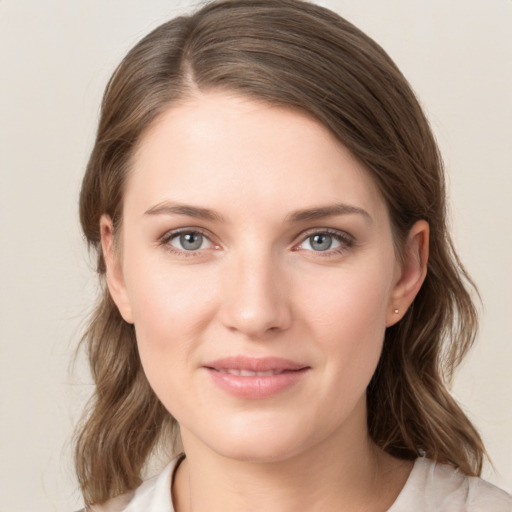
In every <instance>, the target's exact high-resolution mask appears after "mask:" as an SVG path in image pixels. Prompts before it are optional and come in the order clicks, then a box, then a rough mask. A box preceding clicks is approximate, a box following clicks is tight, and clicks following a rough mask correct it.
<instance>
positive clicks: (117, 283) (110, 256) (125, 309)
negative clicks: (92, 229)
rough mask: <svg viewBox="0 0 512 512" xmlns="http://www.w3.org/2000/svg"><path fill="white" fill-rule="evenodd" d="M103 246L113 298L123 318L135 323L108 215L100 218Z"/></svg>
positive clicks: (108, 283) (108, 281)
mask: <svg viewBox="0 0 512 512" xmlns="http://www.w3.org/2000/svg"><path fill="white" fill-rule="evenodd" d="M100 234H101V248H102V251H103V259H104V260H105V266H106V268H107V274H106V278H107V286H108V289H109V292H110V296H111V297H112V300H113V301H114V302H115V303H116V306H117V308H118V309H119V313H121V316H122V317H123V319H124V320H125V321H126V322H128V323H130V324H133V315H132V309H131V306H130V301H129V299H128V294H127V291H126V285H125V282H124V277H123V267H122V264H121V258H120V254H119V251H118V249H117V248H116V247H115V243H114V242H115V241H114V226H113V223H112V219H111V218H110V216H108V215H102V216H101V219H100Z"/></svg>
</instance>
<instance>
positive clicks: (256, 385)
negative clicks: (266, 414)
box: [203, 356, 311, 399]
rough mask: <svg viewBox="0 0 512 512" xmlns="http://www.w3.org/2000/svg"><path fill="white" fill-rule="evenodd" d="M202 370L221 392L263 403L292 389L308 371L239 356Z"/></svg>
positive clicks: (279, 360)
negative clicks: (258, 400)
mask: <svg viewBox="0 0 512 512" xmlns="http://www.w3.org/2000/svg"><path fill="white" fill-rule="evenodd" d="M203 369H205V370H206V371H207V372H208V374H209V375H210V377H211V378H212V380H213V382H214V383H215V384H216V385H217V386H218V387H219V388H220V389H221V390H223V391H224V392H227V393H228V394H230V395H232V396H235V397H237V398H245V399H262V398H269V397H272V396H274V395H277V394H279V393H281V392H283V391H285V390H287V389H289V388H291V387H293V386H295V385H296V384H298V383H299V382H300V381H301V380H302V379H303V378H304V377H305V375H306V374H307V373H308V371H309V370H310V369H311V367H310V366H307V365H304V364H301V363H298V362H295V361H291V360H288V359H282V358H274V357H266V358H251V357H245V356H238V357H229V358H224V359H218V360H216V361H212V362H209V363H207V364H205V365H203Z"/></svg>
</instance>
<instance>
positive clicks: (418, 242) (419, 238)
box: [386, 220, 430, 327]
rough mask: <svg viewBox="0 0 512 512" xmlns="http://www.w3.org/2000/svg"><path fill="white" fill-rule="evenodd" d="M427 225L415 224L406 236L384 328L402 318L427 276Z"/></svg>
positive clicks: (420, 221)
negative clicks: (401, 260)
mask: <svg viewBox="0 0 512 512" xmlns="http://www.w3.org/2000/svg"><path fill="white" fill-rule="evenodd" d="M429 232H430V230H429V225H428V223H427V222H426V221H424V220H419V221H418V222H416V223H415V224H414V225H413V227H412V228H411V230H410V231H409V235H408V236H407V240H406V243H405V250H404V259H403V262H401V263H398V264H397V265H398V267H397V273H396V281H395V284H394V287H393V290H392V293H391V297H390V303H389V305H388V313H387V317H386V327H389V326H391V325H394V324H396V323H397V322H398V321H399V320H401V319H402V318H403V316H404V315H405V313H406V312H407V309H408V308H409V306H410V305H411V304H412V302H413V300H414V298H415V297H416V295H417V293H418V292H419V291H420V288H421V285H422V284H423V281H424V280H425V276H426V275H427V262H428V253H429Z"/></svg>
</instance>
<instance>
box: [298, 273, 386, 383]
mask: <svg viewBox="0 0 512 512" xmlns="http://www.w3.org/2000/svg"><path fill="white" fill-rule="evenodd" d="M364 268H365V270H364V271H363V272H360V271H356V269H355V268H353V269H347V271H339V272H332V273H331V275H330V276H329V279H325V282H326V283H328V285H327V284H326V286H324V287H323V288H322V289H321V288H319V287H318V286H317V287H313V286H312V285H313V284H314V282H313V281H312V282H311V283H306V284H309V286H307V289H308V290H309V292H308V294H307V298H308V300H302V301H301V302H302V303H303V304H305V305H306V306H307V309H304V313H303V316H304V317H305V318H307V319H308V323H309V328H310V329H311V331H312V332H313V336H312V338H313V339H315V340H316V343H317V344H318V345H319V346H320V347H321V349H322V353H323V354H324V357H325V360H324V364H325V367H326V368H327V369H328V376H329V378H330V379H333V380H340V379H341V380H343V386H344V387H345V388H351V387H355V388H358V391H362V390H363V389H364V388H366V385H367V384H368V382H369V380H370V379H371V376H372V375H373V372H374V370H375V367H376V365H377V363H378V360H379V357H380V353H381V350H382V344H383V340H384V334H385V329H386V315H387V311H388V303H389V300H390V294H391V279H389V278H388V276H389V272H386V271H384V272H383V269H382V266H381V265H374V266H372V265H367V266H365V267H364ZM386 268H387V267H386ZM312 290H313V291H312Z"/></svg>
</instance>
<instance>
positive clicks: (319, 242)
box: [311, 235, 332, 251]
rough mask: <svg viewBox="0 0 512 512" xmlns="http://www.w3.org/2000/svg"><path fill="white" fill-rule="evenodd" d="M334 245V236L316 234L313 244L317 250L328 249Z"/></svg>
mask: <svg viewBox="0 0 512 512" xmlns="http://www.w3.org/2000/svg"><path fill="white" fill-rule="evenodd" d="M331 245H332V237H331V236H329V235H315V236H314V237H313V241H312V243H311V246H312V247H313V249H315V250H317V251H326V250H327V249H329V248H330V247H331Z"/></svg>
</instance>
